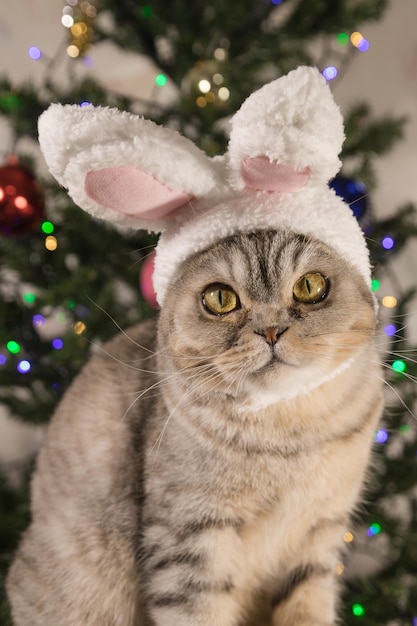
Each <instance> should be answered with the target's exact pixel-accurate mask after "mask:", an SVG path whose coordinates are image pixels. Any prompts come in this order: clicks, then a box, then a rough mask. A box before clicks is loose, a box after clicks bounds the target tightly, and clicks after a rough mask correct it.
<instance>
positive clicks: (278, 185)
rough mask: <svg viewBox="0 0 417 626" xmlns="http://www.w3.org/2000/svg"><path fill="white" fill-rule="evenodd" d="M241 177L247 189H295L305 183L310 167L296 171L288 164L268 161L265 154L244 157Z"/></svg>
mask: <svg viewBox="0 0 417 626" xmlns="http://www.w3.org/2000/svg"><path fill="white" fill-rule="evenodd" d="M242 178H243V182H244V183H245V186H246V187H248V188H249V189H259V190H263V191H281V192H287V191H296V190H297V189H300V187H303V186H304V185H306V184H307V183H308V181H309V178H310V168H309V167H306V168H304V169H303V170H300V171H298V172H297V171H296V170H295V169H294V168H293V167H291V166H290V165H285V164H280V163H277V162H275V161H272V162H271V161H270V160H269V158H268V157H267V156H264V155H263V156H257V157H245V158H244V159H243V161H242Z"/></svg>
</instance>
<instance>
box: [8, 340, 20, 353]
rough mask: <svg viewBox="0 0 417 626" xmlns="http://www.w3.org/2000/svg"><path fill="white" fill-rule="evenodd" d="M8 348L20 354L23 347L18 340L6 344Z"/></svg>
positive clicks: (11, 351)
mask: <svg viewBox="0 0 417 626" xmlns="http://www.w3.org/2000/svg"><path fill="white" fill-rule="evenodd" d="M6 348H7V349H8V351H9V352H10V353H11V354H19V352H20V350H21V347H20V345H19V344H18V343H17V341H8V342H7V344H6Z"/></svg>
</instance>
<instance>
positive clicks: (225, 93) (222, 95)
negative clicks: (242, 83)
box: [217, 87, 230, 102]
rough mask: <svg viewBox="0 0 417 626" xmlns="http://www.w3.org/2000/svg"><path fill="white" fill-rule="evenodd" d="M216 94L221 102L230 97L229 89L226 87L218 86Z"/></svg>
mask: <svg viewBox="0 0 417 626" xmlns="http://www.w3.org/2000/svg"><path fill="white" fill-rule="evenodd" d="M217 95H218V96H219V99H220V100H221V101H222V102H225V101H226V100H228V99H229V98H230V91H229V90H228V88H227V87H220V89H219V93H218V94H217Z"/></svg>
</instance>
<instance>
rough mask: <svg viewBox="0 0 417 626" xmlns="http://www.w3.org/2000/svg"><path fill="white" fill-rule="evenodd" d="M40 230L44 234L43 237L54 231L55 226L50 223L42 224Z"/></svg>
mask: <svg viewBox="0 0 417 626" xmlns="http://www.w3.org/2000/svg"><path fill="white" fill-rule="evenodd" d="M41 228H42V232H44V233H45V235H50V234H51V233H53V232H54V230H55V226H54V225H53V224H52V222H43V223H42V226H41Z"/></svg>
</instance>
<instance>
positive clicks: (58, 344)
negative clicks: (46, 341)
mask: <svg viewBox="0 0 417 626" xmlns="http://www.w3.org/2000/svg"><path fill="white" fill-rule="evenodd" d="M52 347H53V348H54V350H62V348H63V347H64V342H63V341H62V339H54V340H53V341H52Z"/></svg>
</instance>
